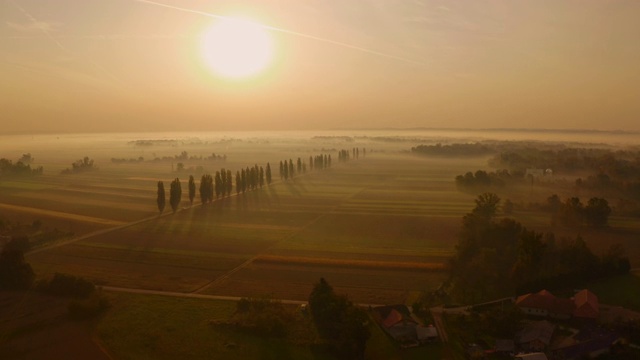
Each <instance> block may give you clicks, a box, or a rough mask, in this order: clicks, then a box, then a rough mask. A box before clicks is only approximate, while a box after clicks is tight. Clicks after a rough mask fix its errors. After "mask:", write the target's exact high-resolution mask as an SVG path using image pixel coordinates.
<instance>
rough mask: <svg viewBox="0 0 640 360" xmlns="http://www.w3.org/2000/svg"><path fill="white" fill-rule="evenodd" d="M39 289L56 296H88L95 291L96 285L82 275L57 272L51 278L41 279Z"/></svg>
mask: <svg viewBox="0 0 640 360" xmlns="http://www.w3.org/2000/svg"><path fill="white" fill-rule="evenodd" d="M37 289H38V290H39V291H42V292H44V293H47V294H51V295H55V296H62V297H72V298H86V297H88V296H89V295H91V294H92V293H93V292H94V290H95V285H93V283H92V282H90V281H88V280H86V279H83V278H81V277H77V276H73V275H67V274H60V273H56V274H55V275H54V276H53V278H52V279H50V280H41V281H39V282H38V285H37Z"/></svg>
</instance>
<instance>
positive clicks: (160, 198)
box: [156, 181, 166, 213]
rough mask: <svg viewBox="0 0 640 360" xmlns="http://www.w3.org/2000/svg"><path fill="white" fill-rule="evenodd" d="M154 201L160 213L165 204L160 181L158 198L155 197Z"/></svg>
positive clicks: (162, 186)
mask: <svg viewBox="0 0 640 360" xmlns="http://www.w3.org/2000/svg"><path fill="white" fill-rule="evenodd" d="M156 201H157V203H158V210H159V211H160V213H162V212H163V211H164V207H165V205H166V198H165V193H164V183H163V182H162V181H158V198H157V199H156Z"/></svg>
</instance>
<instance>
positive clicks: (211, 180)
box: [157, 148, 364, 213]
mask: <svg viewBox="0 0 640 360" xmlns="http://www.w3.org/2000/svg"><path fill="white" fill-rule="evenodd" d="M352 151H353V154H354V157H357V156H358V155H357V154H358V153H359V150H357V149H356V148H354V149H353V150H352ZM363 151H364V149H363ZM338 155H339V158H340V160H341V161H346V160H348V158H349V151H348V150H341V151H340V152H339V154H338ZM329 167H331V155H328V154H320V155H316V156H309V169H310V170H314V169H326V168H329ZM306 172H307V163H306V162H305V161H303V160H302V159H301V158H298V161H297V162H296V164H295V165H294V163H293V159H289V160H288V161H287V160H283V161H280V178H281V179H285V180H288V179H291V178H293V177H294V176H295V175H296V174H302V173H306ZM271 181H272V177H271V165H270V164H269V163H267V166H266V167H265V168H262V166H260V167H258V165H257V164H256V165H254V166H252V167H247V168H245V169H242V170H238V171H236V176H235V183H236V194H240V193H244V192H246V191H247V190H255V189H257V188H258V187H263V186H264V185H265V183H266V184H267V185H270V184H271ZM232 190H233V177H232V173H231V170H228V169H224V168H222V169H220V170H219V171H216V174H215V176H211V175H209V174H204V175H202V178H200V188H199V191H200V201H201V202H202V203H203V204H206V203H209V202H211V201H213V196H214V195H215V197H216V199H219V198H221V197H225V196H230V195H231V191H232ZM195 196H196V183H195V179H194V178H193V175H190V176H189V202H190V203H191V205H193V199H194V198H195ZM181 200H182V186H181V185H180V179H178V178H175V179H174V180H173V181H172V182H171V188H170V189H169V204H170V205H171V210H172V211H173V212H176V211H177V210H178V207H179V206H180V201H181ZM157 201H158V210H159V211H160V213H162V212H163V211H164V208H165V205H166V198H165V189H164V183H163V182H162V181H158V197H157Z"/></svg>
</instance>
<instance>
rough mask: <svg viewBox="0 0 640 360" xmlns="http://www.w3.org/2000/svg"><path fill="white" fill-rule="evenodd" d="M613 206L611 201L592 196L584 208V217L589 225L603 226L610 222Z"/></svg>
mask: <svg viewBox="0 0 640 360" xmlns="http://www.w3.org/2000/svg"><path fill="white" fill-rule="evenodd" d="M610 214H611V207H609V202H608V201H607V200H605V199H602V198H597V197H594V198H591V199H589V202H588V203H587V206H586V207H585V208H584V218H585V220H586V222H587V225H589V226H595V227H603V226H607V224H608V223H609V215H610Z"/></svg>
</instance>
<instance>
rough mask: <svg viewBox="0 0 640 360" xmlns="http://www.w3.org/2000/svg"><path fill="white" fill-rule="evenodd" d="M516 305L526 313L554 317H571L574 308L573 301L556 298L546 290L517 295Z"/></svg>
mask: <svg viewBox="0 0 640 360" xmlns="http://www.w3.org/2000/svg"><path fill="white" fill-rule="evenodd" d="M516 306H517V307H519V308H520V310H522V311H523V312H524V313H525V314H527V315H534V316H540V317H547V316H548V317H550V318H554V319H569V318H571V315H572V314H573V311H574V308H575V305H574V303H573V301H571V300H569V299H561V298H557V297H555V296H554V295H553V294H552V293H550V292H548V291H547V290H541V291H540V292H537V293H535V294H534V293H530V294H526V295H520V296H518V298H517V299H516Z"/></svg>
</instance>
